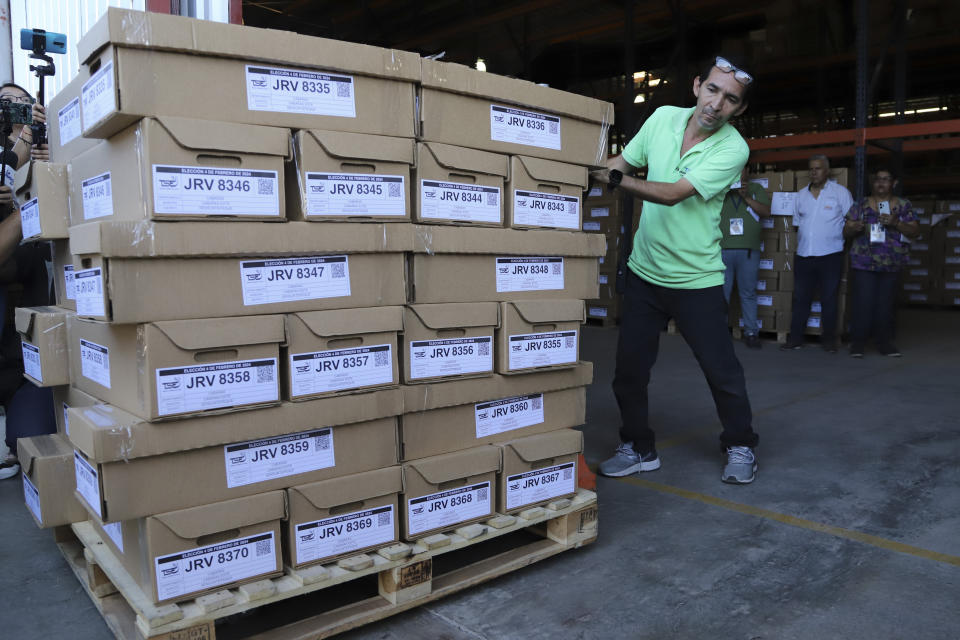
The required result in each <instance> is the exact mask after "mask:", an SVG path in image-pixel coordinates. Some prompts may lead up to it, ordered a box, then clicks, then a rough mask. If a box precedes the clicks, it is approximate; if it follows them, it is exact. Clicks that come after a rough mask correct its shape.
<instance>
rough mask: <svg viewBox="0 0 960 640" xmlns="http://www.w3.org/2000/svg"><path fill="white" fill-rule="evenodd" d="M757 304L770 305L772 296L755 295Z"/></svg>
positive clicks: (771, 304)
mask: <svg viewBox="0 0 960 640" xmlns="http://www.w3.org/2000/svg"><path fill="white" fill-rule="evenodd" d="M757 304H758V305H759V306H761V307H772V306H773V296H757Z"/></svg>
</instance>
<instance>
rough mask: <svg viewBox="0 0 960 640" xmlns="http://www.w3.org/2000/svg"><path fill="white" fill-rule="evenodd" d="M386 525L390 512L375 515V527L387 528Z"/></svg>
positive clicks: (388, 521)
mask: <svg viewBox="0 0 960 640" xmlns="http://www.w3.org/2000/svg"><path fill="white" fill-rule="evenodd" d="M388 524H390V512H389V511H382V512H381V513H379V514H378V515H377V526H378V527H385V526H387V525H388Z"/></svg>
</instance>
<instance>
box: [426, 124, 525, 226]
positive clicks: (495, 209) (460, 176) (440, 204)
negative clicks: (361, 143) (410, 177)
mask: <svg viewBox="0 0 960 640" xmlns="http://www.w3.org/2000/svg"><path fill="white" fill-rule="evenodd" d="M508 174H509V166H508V158H507V157H506V156H503V155H500V154H496V153H488V152H486V151H477V150H475V149H465V148H463V147H455V146H451V145H448V144H437V143H424V142H420V143H417V168H416V171H415V172H414V184H415V185H416V186H415V187H414V201H415V203H416V204H415V208H414V219H415V220H416V221H418V222H422V223H425V224H469V225H479V226H493V227H502V226H503V210H504V204H503V200H504V193H505V191H504V185H505V183H506V179H507V175H508Z"/></svg>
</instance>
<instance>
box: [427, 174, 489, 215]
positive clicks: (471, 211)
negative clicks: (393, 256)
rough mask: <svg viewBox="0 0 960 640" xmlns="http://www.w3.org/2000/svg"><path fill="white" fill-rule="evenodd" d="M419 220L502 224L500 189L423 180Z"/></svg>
mask: <svg viewBox="0 0 960 640" xmlns="http://www.w3.org/2000/svg"><path fill="white" fill-rule="evenodd" d="M420 217H421V218H428V219H429V218H441V219H444V220H458V221H461V222H492V223H499V222H500V220H501V216H500V187H484V186H480V185H475V184H463V183H460V182H438V181H436V180H421V181H420Z"/></svg>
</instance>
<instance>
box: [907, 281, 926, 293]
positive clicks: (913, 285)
mask: <svg viewBox="0 0 960 640" xmlns="http://www.w3.org/2000/svg"><path fill="white" fill-rule="evenodd" d="M903 290H904V291H923V285H921V284H920V283H919V282H904V283H903Z"/></svg>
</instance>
